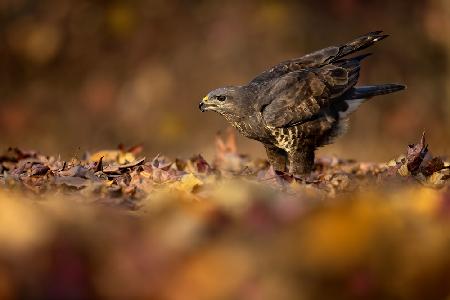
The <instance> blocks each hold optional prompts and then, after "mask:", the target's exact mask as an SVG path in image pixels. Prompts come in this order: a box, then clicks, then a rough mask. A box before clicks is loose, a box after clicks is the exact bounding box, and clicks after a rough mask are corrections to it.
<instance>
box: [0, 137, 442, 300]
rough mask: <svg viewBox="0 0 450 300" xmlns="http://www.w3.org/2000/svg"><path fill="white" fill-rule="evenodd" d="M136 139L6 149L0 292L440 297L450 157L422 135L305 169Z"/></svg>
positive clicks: (229, 142)
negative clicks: (71, 149)
mask: <svg viewBox="0 0 450 300" xmlns="http://www.w3.org/2000/svg"><path fill="white" fill-rule="evenodd" d="M216 145H217V152H216V157H215V159H214V161H212V162H208V161H206V160H205V159H204V158H203V157H202V156H201V155H196V156H194V157H192V158H191V159H170V158H167V157H164V156H161V155H158V156H156V157H153V158H151V159H147V158H145V157H142V155H141V153H142V149H141V147H138V146H137V147H132V148H130V149H126V148H125V147H119V149H118V150H109V151H100V152H97V153H93V154H86V155H85V157H83V158H82V159H81V158H73V159H71V160H69V161H65V160H62V159H61V158H58V157H53V156H46V155H43V154H40V153H37V152H35V151H24V150H21V149H16V148H11V149H8V150H7V151H6V152H4V153H3V154H1V155H0V173H1V175H0V298H1V299H21V298H25V299H33V298H35V299H63V298H67V295H71V299H91V298H100V299H331V298H333V299H359V298H364V299H445V298H446V297H448V296H449V295H450V255H449V254H448V253H450V252H449V251H450V227H449V225H450V167H449V163H448V162H445V160H444V159H442V158H440V157H433V156H432V155H431V154H430V153H429V151H428V145H426V142H425V136H424V135H423V136H422V138H421V139H420V141H419V142H418V143H417V144H412V145H409V146H408V147H407V149H406V150H407V151H406V153H405V154H404V155H401V156H399V157H398V158H396V159H394V160H392V161H390V162H388V163H361V162H356V161H350V160H340V159H338V158H334V157H333V158H318V159H317V160H316V164H315V170H314V172H313V173H312V174H311V175H309V176H306V177H302V178H300V177H295V176H292V175H290V174H287V173H277V172H274V171H273V169H272V168H271V167H270V166H269V165H268V163H267V161H265V160H252V159H250V158H248V157H246V156H243V155H240V154H239V153H238V151H237V150H236V145H235V142H234V138H233V136H232V135H229V136H228V137H226V138H225V139H222V138H218V139H217V141H216Z"/></svg>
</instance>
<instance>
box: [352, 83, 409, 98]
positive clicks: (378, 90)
mask: <svg viewBox="0 0 450 300" xmlns="http://www.w3.org/2000/svg"><path fill="white" fill-rule="evenodd" d="M405 88H406V86H404V85H401V84H380V85H367V86H359V87H354V88H353V89H351V90H350V91H349V95H348V97H347V99H348V100H351V99H367V98H371V97H374V96H378V95H384V94H390V93H394V92H398V91H401V90H404V89H405Z"/></svg>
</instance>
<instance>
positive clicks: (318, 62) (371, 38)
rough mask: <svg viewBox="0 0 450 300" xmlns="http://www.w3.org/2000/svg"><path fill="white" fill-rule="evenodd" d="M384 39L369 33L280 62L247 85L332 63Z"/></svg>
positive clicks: (383, 35)
mask: <svg viewBox="0 0 450 300" xmlns="http://www.w3.org/2000/svg"><path fill="white" fill-rule="evenodd" d="M386 37H387V35H385V34H382V31H374V32H369V33H367V34H365V35H363V36H360V37H358V38H356V39H354V40H353V41H351V42H348V43H345V44H343V45H340V46H331V47H327V48H324V49H321V50H318V51H315V52H313V53H310V54H307V55H305V56H303V57H300V58H297V59H293V60H287V61H284V62H281V63H279V64H278V65H276V66H274V67H272V68H271V69H269V70H267V71H265V72H263V73H261V74H260V75H258V76H257V77H255V78H254V79H253V80H252V81H250V83H249V84H250V85H251V84H260V83H263V82H267V81H270V80H273V79H275V78H278V77H280V76H283V75H285V74H287V73H290V72H295V71H300V70H303V69H307V68H313V67H320V66H323V65H325V64H329V63H333V62H335V61H337V60H339V59H342V58H343V57H345V56H347V55H350V54H352V53H355V52H357V51H360V50H363V49H366V48H368V47H370V46H372V45H373V44H374V43H375V42H377V41H380V40H382V39H384V38H386Z"/></svg>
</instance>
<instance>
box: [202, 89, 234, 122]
mask: <svg viewBox="0 0 450 300" xmlns="http://www.w3.org/2000/svg"><path fill="white" fill-rule="evenodd" d="M241 89H242V88H241V87H235V86H230V87H223V88H218V89H215V90H213V91H211V92H209V93H208V95H206V96H205V97H203V99H202V102H200V104H199V106H198V107H199V108H200V110H201V111H202V112H204V111H207V110H212V111H215V112H218V113H219V114H222V115H227V114H236V113H239V112H238V111H237V110H238V109H239V108H240V105H239V103H240V102H241V101H240V100H241V98H242V91H241Z"/></svg>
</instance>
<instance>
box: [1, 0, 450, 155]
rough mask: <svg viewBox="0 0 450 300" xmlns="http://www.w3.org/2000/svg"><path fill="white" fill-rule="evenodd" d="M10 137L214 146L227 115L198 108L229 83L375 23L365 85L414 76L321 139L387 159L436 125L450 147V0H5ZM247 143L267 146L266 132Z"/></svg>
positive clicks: (4, 94)
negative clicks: (379, 36) (378, 37)
mask: <svg viewBox="0 0 450 300" xmlns="http://www.w3.org/2000/svg"><path fill="white" fill-rule="evenodd" d="M0 22H1V23H0V137H1V139H0V146H1V147H8V146H19V147H23V148H33V149H38V150H41V151H42V152H46V153H49V154H58V153H60V154H62V155H65V156H71V155H79V154H81V153H83V152H84V151H85V150H92V151H93V150H98V149H103V148H115V147H116V145H118V144H119V143H124V144H126V145H133V144H138V143H143V145H144V146H145V152H146V153H147V155H155V154H157V153H163V154H167V155H169V156H184V157H185V156H190V155H192V154H194V153H206V156H207V157H208V156H209V155H211V153H212V151H213V148H214V137H215V135H216V133H217V132H218V131H219V130H222V131H223V130H224V129H225V128H226V126H227V125H226V122H225V120H223V119H222V118H221V117H220V116H218V115H216V114H214V113H204V114H201V112H200V111H199V110H198V103H199V101H200V100H201V98H202V97H203V96H204V95H205V94H206V93H207V92H208V91H210V90H211V89H214V88H216V87H219V86H225V85H234V84H244V83H246V82H248V81H249V80H250V79H251V78H252V77H254V76H256V75H257V74H258V73H260V72H262V71H263V70H265V69H266V68H268V67H270V66H272V65H274V64H276V63H278V62H279V61H282V60H285V59H289V58H294V57H299V56H301V55H303V54H306V53H308V52H311V51H314V50H317V49H319V48H323V47H326V46H329V45H332V44H339V43H341V42H346V41H349V40H351V39H353V38H354V37H356V36H358V35H361V34H364V33H366V32H368V31H373V30H379V29H382V30H384V31H386V32H387V33H389V34H391V37H390V38H389V39H387V40H385V41H383V42H382V43H380V44H379V45H376V46H375V47H373V48H372V49H370V50H369V51H371V52H375V54H376V55H374V56H373V57H371V58H370V59H368V60H367V61H366V62H364V68H363V69H362V74H361V80H360V83H361V84H364V83H385V82H392V83H396V82H399V83H405V84H407V85H408V90H407V91H405V92H401V93H397V94H395V95H389V96H384V97H379V98H377V99H376V100H373V101H370V102H368V103H366V104H365V105H363V106H362V108H361V109H360V110H359V111H358V112H357V113H355V114H354V115H353V116H352V117H351V123H352V126H351V128H350V130H349V132H348V133H347V134H346V135H345V136H344V137H341V138H340V139H338V140H337V142H336V143H335V144H334V145H332V146H328V147H325V148H324V149H322V150H321V153H322V154H336V155H339V156H342V157H346V158H356V159H362V160H387V159H390V158H392V157H395V156H397V155H398V154H399V153H401V152H403V151H404V147H405V145H406V144H408V143H411V142H415V141H416V140H417V139H418V137H419V136H420V134H421V132H422V131H423V130H426V131H427V133H428V134H427V135H428V142H429V143H430V144H431V145H432V149H433V150H434V151H435V152H436V154H438V153H439V154H447V155H448V154H449V153H450V149H449V146H450V143H449V142H448V141H449V137H450V71H449V60H450V38H449V37H450V3H449V1H446V0H428V1H424V0H420V1H419V0H409V1H389V0H383V1H379V0H377V1H362V0H340V1H336V0H328V1H312V0H311V1H309V0H304V1H263V0H250V1H238V0H231V1H226V2H225V1H185V0H175V1H165V0H148V1H143V0H134V1H106V0H96V1H94V0H93V1H70V0H40V1H37V0H35V1H33V0H1V1H0ZM238 142H239V146H240V151H241V152H243V153H248V154H251V155H255V156H262V155H264V154H263V148H262V146H260V145H259V144H258V143H256V142H253V141H248V140H245V139H243V138H241V139H239V141H238Z"/></svg>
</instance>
